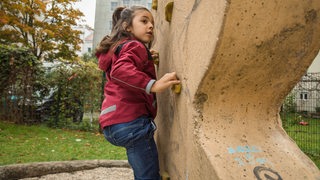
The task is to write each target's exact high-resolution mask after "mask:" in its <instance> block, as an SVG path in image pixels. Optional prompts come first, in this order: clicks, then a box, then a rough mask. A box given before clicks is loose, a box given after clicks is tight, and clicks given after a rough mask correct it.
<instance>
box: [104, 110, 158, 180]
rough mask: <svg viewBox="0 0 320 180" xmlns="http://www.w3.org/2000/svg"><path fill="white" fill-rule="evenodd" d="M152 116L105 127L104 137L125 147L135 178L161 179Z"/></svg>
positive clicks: (138, 179)
mask: <svg viewBox="0 0 320 180" xmlns="http://www.w3.org/2000/svg"><path fill="white" fill-rule="evenodd" d="M155 130H156V126H155V124H154V122H153V120H152V118H149V117H146V116H142V117H139V118H137V119H135V120H133V121H131V122H128V123H121V124H115V125H111V126H107V127H105V128H104V130H103V133H104V137H105V138H106V139H107V141H109V142H110V143H111V144H113V145H116V146H121V147H125V148H126V151H127V156H128V161H129V164H130V165H131V167H132V169H133V173H134V179H135V180H140V179H141V180H142V179H149V180H159V179H160V174H159V160H158V151H157V146H156V143H155V141H154V138H153V135H154V131H155Z"/></svg>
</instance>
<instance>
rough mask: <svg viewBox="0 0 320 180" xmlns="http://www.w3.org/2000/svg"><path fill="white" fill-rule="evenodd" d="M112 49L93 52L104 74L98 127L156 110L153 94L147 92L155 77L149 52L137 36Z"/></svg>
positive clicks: (128, 119) (126, 120) (154, 113)
mask: <svg viewBox="0 0 320 180" xmlns="http://www.w3.org/2000/svg"><path fill="white" fill-rule="evenodd" d="M118 47H119V46H118ZM116 50H117V47H116V48H115V50H112V51H109V52H108V53H106V54H100V55H97V57H98V59H99V68H100V69H102V70H103V71H105V72H106V78H107V83H106V84H105V87H104V97H105V98H104V101H103V103H102V108H101V114H100V117H99V121H100V125H101V127H102V128H104V127H106V126H109V125H112V124H119V123H125V122H129V121H132V120H134V119H136V118H138V117H139V116H142V115H148V116H151V117H153V118H155V116H156V113H157V104H156V95H155V93H151V92H150V89H151V86H152V85H153V83H154V82H155V81H156V73H155V68H154V64H153V61H152V57H151V53H150V52H149V50H148V49H147V48H146V47H145V45H144V44H142V43H141V42H139V41H137V40H129V41H126V42H125V43H124V44H123V46H122V48H121V50H120V48H118V50H120V51H119V52H117V53H113V52H114V51H116Z"/></svg>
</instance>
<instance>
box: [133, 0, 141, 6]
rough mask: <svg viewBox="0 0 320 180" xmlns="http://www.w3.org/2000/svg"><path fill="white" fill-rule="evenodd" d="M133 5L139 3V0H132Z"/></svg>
mask: <svg viewBox="0 0 320 180" xmlns="http://www.w3.org/2000/svg"><path fill="white" fill-rule="evenodd" d="M133 5H141V1H140V0H133Z"/></svg>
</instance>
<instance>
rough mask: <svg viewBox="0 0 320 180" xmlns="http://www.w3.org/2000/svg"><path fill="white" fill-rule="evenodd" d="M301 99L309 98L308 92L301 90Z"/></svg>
mask: <svg viewBox="0 0 320 180" xmlns="http://www.w3.org/2000/svg"><path fill="white" fill-rule="evenodd" d="M300 99H302V100H307V99H308V93H307V92H301V93H300Z"/></svg>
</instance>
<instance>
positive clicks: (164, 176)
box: [161, 172, 170, 180]
mask: <svg viewBox="0 0 320 180" xmlns="http://www.w3.org/2000/svg"><path fill="white" fill-rule="evenodd" d="M161 180H170V176H169V174H168V173H167V172H163V173H161Z"/></svg>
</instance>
